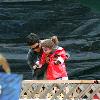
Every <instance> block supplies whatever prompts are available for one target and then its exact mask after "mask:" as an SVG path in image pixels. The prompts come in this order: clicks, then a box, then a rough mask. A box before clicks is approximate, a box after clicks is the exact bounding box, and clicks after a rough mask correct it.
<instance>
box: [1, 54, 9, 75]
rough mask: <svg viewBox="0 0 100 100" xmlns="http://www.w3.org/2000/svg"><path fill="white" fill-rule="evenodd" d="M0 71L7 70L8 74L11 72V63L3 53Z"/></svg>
mask: <svg viewBox="0 0 100 100" xmlns="http://www.w3.org/2000/svg"><path fill="white" fill-rule="evenodd" d="M0 72H5V73H7V74H10V73H11V69H10V67H9V64H8V62H7V60H6V58H5V57H4V56H3V55H2V54H0Z"/></svg>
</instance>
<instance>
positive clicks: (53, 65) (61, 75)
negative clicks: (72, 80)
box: [36, 36, 69, 80]
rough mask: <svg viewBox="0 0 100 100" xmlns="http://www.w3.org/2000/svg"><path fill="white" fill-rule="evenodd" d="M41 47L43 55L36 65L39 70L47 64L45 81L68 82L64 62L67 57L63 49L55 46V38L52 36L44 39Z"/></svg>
mask: <svg viewBox="0 0 100 100" xmlns="http://www.w3.org/2000/svg"><path fill="white" fill-rule="evenodd" d="M41 45H42V48H43V54H42V57H41V59H40V61H39V62H38V61H37V62H36V64H37V65H38V64H39V68H40V67H42V65H43V64H45V63H47V64H48V67H47V70H46V79H47V80H58V79H60V80H68V75H67V72H66V66H65V60H67V59H68V58H69V56H66V52H65V50H64V48H62V47H59V46H57V45H58V39H57V37H56V36H53V37H52V38H51V39H45V40H44V41H43V42H42V43H41Z"/></svg>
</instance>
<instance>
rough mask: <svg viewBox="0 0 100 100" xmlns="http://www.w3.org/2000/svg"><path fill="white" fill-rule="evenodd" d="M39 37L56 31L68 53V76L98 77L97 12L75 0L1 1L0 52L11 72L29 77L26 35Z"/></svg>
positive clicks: (99, 41) (99, 36) (99, 15)
mask: <svg viewBox="0 0 100 100" xmlns="http://www.w3.org/2000/svg"><path fill="white" fill-rule="evenodd" d="M30 32H35V33H38V35H39V36H40V38H41V39H43V38H48V37H50V36H52V35H57V36H58V38H59V40H60V44H59V45H61V46H63V47H64V48H65V49H66V50H67V51H68V52H69V53H70V55H71V57H70V59H69V60H68V61H67V70H68V73H69V78H70V79H100V13H99V12H94V11H92V10H91V8H88V7H86V6H83V5H82V4H80V3H79V2H77V1H75V0H58V1H52V2H27V3H0V52H1V53H2V54H3V55H4V56H5V57H6V58H7V59H8V62H9V64H10V67H11V70H12V72H15V73H20V74H23V76H24V79H31V70H30V68H29V67H28V65H27V63H26V59H27V56H26V55H27V52H28V47H27V45H26V44H25V39H24V38H25V36H26V35H28V34H29V33H30Z"/></svg>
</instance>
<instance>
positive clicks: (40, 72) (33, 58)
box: [27, 48, 47, 80]
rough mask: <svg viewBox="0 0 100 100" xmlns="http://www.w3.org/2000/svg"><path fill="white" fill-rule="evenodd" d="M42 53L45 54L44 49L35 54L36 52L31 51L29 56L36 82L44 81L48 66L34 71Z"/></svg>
mask: <svg viewBox="0 0 100 100" xmlns="http://www.w3.org/2000/svg"><path fill="white" fill-rule="evenodd" d="M42 53H43V50H42V48H41V50H40V52H35V51H34V50H32V49H29V52H28V55H27V57H28V59H27V61H28V65H29V66H30V68H31V70H32V76H33V79H34V80H41V79H43V77H44V73H45V71H46V69H47V64H44V65H43V66H42V67H41V68H37V69H35V70H34V69H33V66H34V64H35V62H36V61H37V60H39V59H40V57H41V56H42Z"/></svg>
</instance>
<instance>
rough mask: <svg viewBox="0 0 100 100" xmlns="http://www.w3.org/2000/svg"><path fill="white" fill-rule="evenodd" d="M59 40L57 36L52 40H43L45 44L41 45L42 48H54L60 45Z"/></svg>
mask: <svg viewBox="0 0 100 100" xmlns="http://www.w3.org/2000/svg"><path fill="white" fill-rule="evenodd" d="M58 42H59V41H58V38H57V36H52V37H51V39H45V40H43V42H42V43H41V45H42V47H46V48H53V47H55V46H56V45H58Z"/></svg>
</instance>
